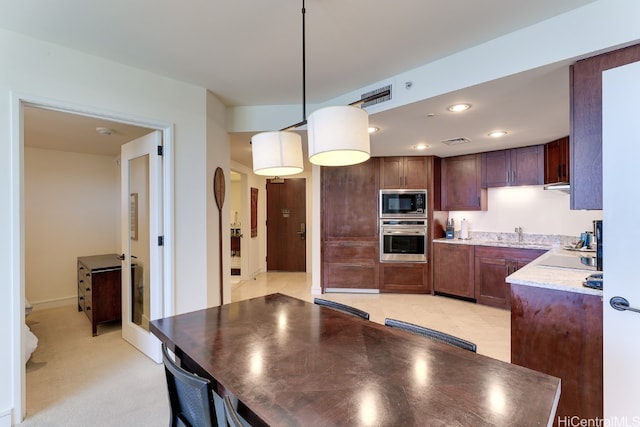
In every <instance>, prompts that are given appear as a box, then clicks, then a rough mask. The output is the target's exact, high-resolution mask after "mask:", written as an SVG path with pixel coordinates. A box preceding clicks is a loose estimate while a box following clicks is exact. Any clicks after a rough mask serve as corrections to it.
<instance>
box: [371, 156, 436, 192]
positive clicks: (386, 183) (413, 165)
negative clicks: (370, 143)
mask: <svg viewBox="0 0 640 427" xmlns="http://www.w3.org/2000/svg"><path fill="white" fill-rule="evenodd" d="M427 167H428V165H427V157H425V156H409V157H381V158H380V188H391V189H393V188H413V189H422V188H428V185H429V179H428V178H429V173H428V168H427Z"/></svg>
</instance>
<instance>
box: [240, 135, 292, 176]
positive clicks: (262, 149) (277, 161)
mask: <svg viewBox="0 0 640 427" xmlns="http://www.w3.org/2000/svg"><path fill="white" fill-rule="evenodd" d="M251 156H252V157H253V173H255V174H256V175H266V176H284V175H293V174H296V173H300V172H302V171H303V170H304V165H303V158H302V138H300V135H298V134H297V133H293V132H286V131H279V132H262V133H259V134H256V135H254V136H253V138H251Z"/></svg>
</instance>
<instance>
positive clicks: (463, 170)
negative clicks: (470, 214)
mask: <svg viewBox="0 0 640 427" xmlns="http://www.w3.org/2000/svg"><path fill="white" fill-rule="evenodd" d="M481 172H482V157H481V155H480V154H471V155H468V156H456V157H447V158H445V159H443V160H442V184H441V185H442V195H441V197H442V210H445V211H478V210H486V209H487V190H486V189H483V188H481V183H482V182H481V181H482V174H481Z"/></svg>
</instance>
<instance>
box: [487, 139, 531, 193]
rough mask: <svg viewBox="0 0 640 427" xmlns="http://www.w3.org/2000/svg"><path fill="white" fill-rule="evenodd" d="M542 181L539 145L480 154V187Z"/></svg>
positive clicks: (528, 183)
mask: <svg viewBox="0 0 640 427" xmlns="http://www.w3.org/2000/svg"><path fill="white" fill-rule="evenodd" d="M543 181H544V150H543V146H541V145H534V146H531V147H521V148H514V149H510V150H499V151H490V152H488V153H483V154H482V187H483V188H491V187H507V186H515V185H540V184H542V183H543Z"/></svg>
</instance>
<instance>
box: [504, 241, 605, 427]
mask: <svg viewBox="0 0 640 427" xmlns="http://www.w3.org/2000/svg"><path fill="white" fill-rule="evenodd" d="M581 255H586V254H581V253H576V252H571V251H566V250H552V251H549V252H547V253H545V254H544V255H542V256H541V257H539V258H537V259H536V260H534V261H533V262H531V263H530V264H528V265H526V266H524V267H523V268H521V269H519V270H518V271H516V272H515V273H513V274H511V275H510V276H508V277H507V279H506V280H507V282H508V283H510V284H511V363H514V364H517V365H520V366H525V367H527V368H531V369H534V370H537V371H541V372H545V373H547V374H550V375H553V376H556V377H559V378H561V380H562V386H561V387H562V391H561V396H560V402H559V404H558V410H557V412H556V420H555V425H569V423H570V421H571V420H577V419H580V420H596V419H602V417H603V399H602V291H601V290H597V289H591V288H587V287H585V286H583V282H584V280H585V278H586V277H587V276H589V275H590V274H591V273H593V272H594V271H593V270H592V269H589V267H587V266H584V268H566V267H557V266H556V267H553V266H550V265H547V264H552V265H557V264H559V263H558V262H557V261H562V259H563V258H565V259H566V260H568V261H575V259H573V258H576V257H580V256H581ZM591 255H592V254H591ZM569 265H570V264H569ZM574 265H577V266H580V265H581V264H580V262H579V260H578V263H575V262H574ZM574 417H577V418H574ZM585 422H586V421H585ZM591 422H595V421H591ZM585 425H586V424H585ZM590 425H591V424H590ZM593 425H595V424H593Z"/></svg>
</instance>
